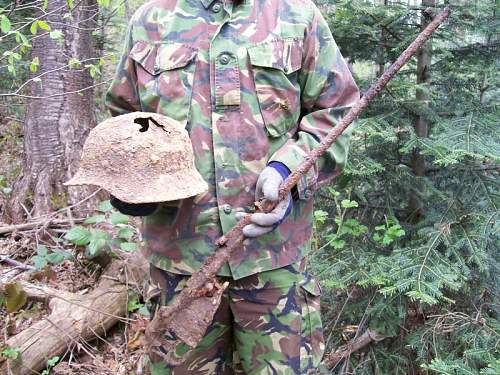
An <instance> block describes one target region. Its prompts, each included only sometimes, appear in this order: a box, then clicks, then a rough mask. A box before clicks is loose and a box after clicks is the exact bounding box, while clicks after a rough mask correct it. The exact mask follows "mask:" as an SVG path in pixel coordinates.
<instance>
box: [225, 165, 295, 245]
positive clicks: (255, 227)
mask: <svg viewBox="0 0 500 375" xmlns="http://www.w3.org/2000/svg"><path fill="white" fill-rule="evenodd" d="M289 174H290V170H289V169H288V168H287V166H286V165H284V164H283V163H280V162H276V161H273V162H271V163H269V164H268V166H267V167H266V168H265V169H264V170H263V171H262V172H261V174H260V175H259V178H258V179H257V186H256V189H255V200H256V201H258V200H260V199H262V198H264V200H266V201H270V202H276V201H277V200H278V195H279V189H280V185H281V184H282V183H283V181H285V179H286V178H287V177H288V175H289ZM292 208H293V200H292V195H291V194H288V196H287V198H286V199H284V200H283V201H281V202H279V203H278V205H277V206H276V207H275V208H274V209H273V210H272V211H271V212H269V213H263V212H257V213H254V214H252V217H251V221H252V224H249V225H246V226H245V227H243V234H244V235H245V237H259V236H262V235H264V234H267V233H269V232H271V231H273V230H274V229H276V227H277V226H278V225H280V224H281V223H282V222H283V221H284V220H285V219H286V217H287V216H288V215H290V212H292ZM246 215H247V213H245V212H238V213H236V215H235V216H236V220H241V219H242V218H243V217H245V216H246Z"/></svg>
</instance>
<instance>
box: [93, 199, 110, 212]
mask: <svg viewBox="0 0 500 375" xmlns="http://www.w3.org/2000/svg"><path fill="white" fill-rule="evenodd" d="M112 209H113V206H112V205H111V202H110V201H109V200H107V201H102V202H101V203H99V206H98V207H97V211H101V212H109V211H111V210H112Z"/></svg>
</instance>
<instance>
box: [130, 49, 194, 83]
mask: <svg viewBox="0 0 500 375" xmlns="http://www.w3.org/2000/svg"><path fill="white" fill-rule="evenodd" d="M197 52H198V51H197V50H196V48H192V47H190V46H188V45H186V44H182V43H156V44H155V43H148V42H145V41H139V42H137V43H135V44H134V47H133V48H132V50H131V51H130V53H129V56H130V58H131V59H132V60H134V61H135V62H137V63H138V64H140V65H141V66H142V67H143V68H144V70H146V71H147V72H148V73H149V74H152V75H156V74H159V73H161V72H163V71H166V70H172V69H177V68H181V67H183V66H186V65H188V64H189V63H190V62H191V61H193V59H194V58H195V57H196V53H197Z"/></svg>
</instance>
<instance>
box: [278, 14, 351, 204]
mask: <svg viewBox="0 0 500 375" xmlns="http://www.w3.org/2000/svg"><path fill="white" fill-rule="evenodd" d="M312 13H313V15H312V20H311V22H310V25H309V28H308V30H307V31H306V35H305V37H304V45H303V57H302V67H301V69H300V71H299V77H298V79H299V84H300V87H301V119H300V120H299V125H298V130H297V133H296V134H295V136H294V137H293V138H291V139H289V140H288V141H287V142H286V143H285V144H284V145H283V146H282V147H281V148H280V149H278V150H277V151H276V153H275V154H274V155H272V156H271V159H270V161H279V162H281V163H283V164H285V165H286V166H287V167H288V168H289V169H290V170H291V171H294V170H295V169H296V168H297V166H298V165H299V164H300V163H301V162H302V161H304V159H305V157H306V156H307V154H308V153H309V152H310V151H311V150H312V149H314V148H315V147H316V146H317V145H318V143H319V142H320V140H321V139H322V138H323V137H324V136H325V135H326V134H327V133H328V132H329V131H330V130H331V129H332V128H333V127H335V125H336V124H337V123H338V122H339V120H340V119H341V118H342V116H343V115H344V114H345V113H347V111H348V110H349V108H350V107H351V106H353V105H354V103H356V101H357V100H358V99H359V90H358V87H357V86H356V83H355V82H354V79H353V78H352V75H351V72H350V71H349V68H348V66H347V64H346V62H345V61H344V59H343V57H342V55H341V54H340V51H339V48H338V46H337V44H336V43H335V40H334V39H333V36H332V34H331V32H330V29H329V28H328V25H327V23H326V21H325V19H324V18H323V16H322V15H321V13H320V12H319V10H318V9H317V8H316V6H313V11H312ZM346 133H349V132H348V131H347V132H344V134H343V135H341V136H340V137H339V138H338V139H337V140H336V142H335V143H334V144H333V145H332V146H331V147H330V148H329V149H328V150H327V152H326V153H325V154H324V155H323V156H322V157H321V158H320V159H319V160H318V162H317V163H316V165H315V166H313V167H312V168H311V169H310V170H309V172H308V173H307V175H306V176H304V178H302V180H301V181H300V182H299V183H298V186H297V189H298V193H299V198H301V199H309V198H310V197H311V196H312V192H313V191H314V190H315V189H316V188H317V185H318V184H324V183H326V182H328V181H329V180H331V179H332V178H333V177H335V176H337V175H338V174H339V173H340V171H341V170H342V168H343V167H344V165H345V164H346V159H347V152H348V148H349V145H348V141H349V135H348V134H346Z"/></svg>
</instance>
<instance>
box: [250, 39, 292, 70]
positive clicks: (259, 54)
mask: <svg viewBox="0 0 500 375" xmlns="http://www.w3.org/2000/svg"><path fill="white" fill-rule="evenodd" d="M248 55H249V56H250V62H251V63H252V65H255V66H261V67H264V68H274V69H279V70H281V71H283V72H285V73H286V74H290V73H293V72H295V71H297V70H298V69H300V67H301V65H302V40H301V39H298V38H286V39H276V40H272V41H269V42H263V43H259V44H256V45H254V46H252V47H250V48H248Z"/></svg>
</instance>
